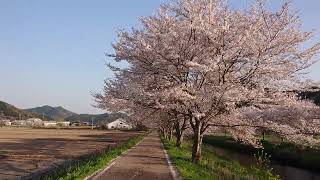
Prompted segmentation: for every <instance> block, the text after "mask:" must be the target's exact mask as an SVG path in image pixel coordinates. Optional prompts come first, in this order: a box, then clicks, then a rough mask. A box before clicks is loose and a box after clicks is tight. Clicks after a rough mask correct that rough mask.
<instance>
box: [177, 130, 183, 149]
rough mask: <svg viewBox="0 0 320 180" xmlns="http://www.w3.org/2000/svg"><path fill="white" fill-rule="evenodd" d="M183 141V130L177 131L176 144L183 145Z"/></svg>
mask: <svg viewBox="0 0 320 180" xmlns="http://www.w3.org/2000/svg"><path fill="white" fill-rule="evenodd" d="M182 142H183V132H182V133H179V134H178V133H177V134H176V146H177V147H179V148H180V147H181V145H182Z"/></svg>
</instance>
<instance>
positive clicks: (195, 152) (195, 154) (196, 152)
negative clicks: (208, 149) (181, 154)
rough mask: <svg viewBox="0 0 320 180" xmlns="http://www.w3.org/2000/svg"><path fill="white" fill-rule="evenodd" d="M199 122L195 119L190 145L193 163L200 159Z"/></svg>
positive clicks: (200, 134)
mask: <svg viewBox="0 0 320 180" xmlns="http://www.w3.org/2000/svg"><path fill="white" fill-rule="evenodd" d="M201 125H202V124H201V122H199V121H198V120H196V122H195V124H194V126H193V133H194V135H193V146H192V162H193V163H195V164H199V163H200V159H201V146H202V138H203V135H202V133H201Z"/></svg>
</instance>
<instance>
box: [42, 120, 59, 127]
mask: <svg viewBox="0 0 320 180" xmlns="http://www.w3.org/2000/svg"><path fill="white" fill-rule="evenodd" d="M43 126H44V127H56V126H57V122H55V121H43Z"/></svg>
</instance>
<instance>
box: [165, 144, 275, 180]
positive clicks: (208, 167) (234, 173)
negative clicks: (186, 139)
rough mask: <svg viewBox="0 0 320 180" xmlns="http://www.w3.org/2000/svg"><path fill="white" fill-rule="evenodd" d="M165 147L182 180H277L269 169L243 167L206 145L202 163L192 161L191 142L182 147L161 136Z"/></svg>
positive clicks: (203, 150)
mask: <svg viewBox="0 0 320 180" xmlns="http://www.w3.org/2000/svg"><path fill="white" fill-rule="evenodd" d="M161 140H162V142H163V144H164V148H165V149H166V150H167V152H168V154H169V156H170V159H171V160H172V162H173V163H174V165H175V166H176V168H177V170H178V171H179V174H180V176H181V178H182V180H214V179H217V180H232V179H235V180H238V179H239V180H240V179H241V180H242V179H244V180H253V179H254V180H256V179H259V180H277V179H279V177H278V176H274V175H272V173H271V171H269V170H261V169H258V168H257V167H253V166H252V167H250V168H248V167H243V166H241V165H240V164H239V162H236V161H232V160H227V159H226V158H223V157H221V156H218V155H216V154H215V153H214V151H213V150H211V149H210V147H209V146H206V145H204V146H203V148H202V159H201V163H200V164H193V163H192V162H191V159H190V158H191V147H192V145H191V143H184V144H183V146H182V148H177V147H176V146H175V143H174V142H172V141H169V140H166V139H164V138H161Z"/></svg>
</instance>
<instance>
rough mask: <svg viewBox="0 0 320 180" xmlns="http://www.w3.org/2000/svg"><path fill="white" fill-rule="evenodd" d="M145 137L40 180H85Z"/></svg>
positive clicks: (134, 138) (81, 161)
mask: <svg viewBox="0 0 320 180" xmlns="http://www.w3.org/2000/svg"><path fill="white" fill-rule="evenodd" d="M143 137H144V136H142V135H140V136H137V137H133V138H130V139H129V140H128V141H127V142H125V143H123V144H121V145H119V146H117V147H115V148H112V149H110V150H106V151H104V152H101V153H98V154H94V155H90V156H87V157H85V158H82V159H80V160H78V161H76V162H74V163H71V164H70V165H68V166H67V167H66V166H64V167H60V168H58V169H56V170H55V171H54V172H52V173H50V174H49V175H46V176H43V177H41V178H40V179H44V180H75V179H84V178H85V177H87V176H89V175H91V174H93V173H94V172H96V171H97V170H99V169H101V168H104V167H105V166H106V165H107V164H108V163H109V162H110V161H111V160H113V159H114V158H116V157H117V156H119V155H121V154H122V153H123V152H125V151H126V150H128V149H130V148H132V147H133V146H134V145H136V144H137V143H138V142H139V141H141V140H142V139H143Z"/></svg>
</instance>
